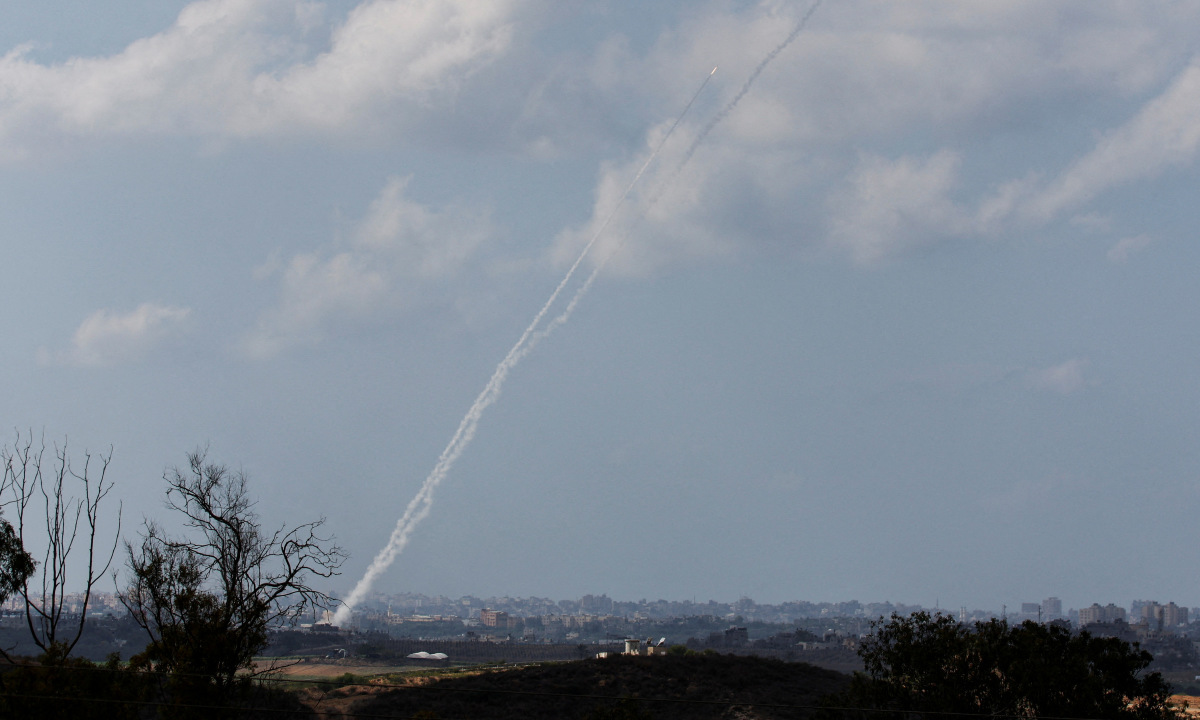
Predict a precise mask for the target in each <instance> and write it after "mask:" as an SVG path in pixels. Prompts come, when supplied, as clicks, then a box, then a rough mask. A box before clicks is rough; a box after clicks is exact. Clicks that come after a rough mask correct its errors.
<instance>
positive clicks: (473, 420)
mask: <svg viewBox="0 0 1200 720" xmlns="http://www.w3.org/2000/svg"><path fill="white" fill-rule="evenodd" d="M716 71H717V69H716V68H715V67H714V68H713V69H712V72H710V73H709V74H708V76H707V77H705V78H704V82H703V83H701V84H700V87H699V89H697V90H696V92H695V94H693V95H692V98H691V100H689V101H688V103H687V105H686V106H684V108H683V111H682V112H680V113H679V117H677V118H676V119H675V122H674V123H672V124H671V127H670V129H668V130H667V132H666V133H665V134H664V135H663V137H662V139H661V140H660V141H659V143H658V145H657V146H656V147H655V148H654V151H653V152H651V153H650V157H648V158H646V162H645V163H643V164H642V167H641V169H640V170H638V172H637V174H636V175H635V176H634V178H633V180H631V181H630V183H629V185H628V186H627V187H626V188H625V192H624V193H622V195H621V197H620V199H619V200H618V201H617V203H616V205H615V206H614V207H613V209H612V210H611V211H610V212H609V214H608V216H607V217H606V218H605V220H604V222H603V223H602V224H601V226H600V229H599V230H597V231H596V232H595V233H594V234H593V235H592V238H591V239H590V240H589V241H588V243H587V245H585V246H584V248H583V250H582V251H581V252H580V253H579V256H578V257H577V258H575V262H574V263H573V264H572V265H571V267H570V269H569V270H567V274H566V275H564V276H563V279H562V280H561V281H560V282H559V283H558V286H557V287H556V288H554V292H553V293H551V294H550V298H549V299H548V300H546V302H545V304H544V305H542V308H541V310H539V311H538V313H537V315H536V316H534V318H533V321H532V322H530V323H529V326H528V327H526V328H525V332H523V333H521V337H520V338H518V340H517V342H516V344H514V345H513V346H512V349H511V350H509V351H508V354H507V355H505V356H504V359H503V360H501V361H500V364H499V365H497V366H496V370H495V371H494V372H493V373H492V377H491V379H490V380H488V383H487V385H486V386H484V388H483V391H482V392H480V393H479V396H478V397H477V398H475V402H474V403H472V404H471V407H470V409H469V410H467V414H466V415H465V416H464V417H463V419H462V421H461V422H460V423H459V425H458V429H457V430H455V432H454V436H453V437H452V438H451V439H450V443H449V444H448V445H447V446H446V449H445V450H443V451H442V454H441V456H440V457H439V458H438V461H437V464H436V465H435V466H434V468H433V470H432V471H431V472H430V473H429V475H428V476H427V477H426V478H425V482H424V483H422V484H421V489H420V490H418V491H417V494H416V496H415V497H414V498H413V499H412V500H411V501H410V502H409V503H408V507H407V508H405V510H404V515H402V516H401V517H400V520H399V521H397V522H396V527H395V529H393V530H392V535H391V537H390V538H389V539H388V543H387V545H385V546H384V548H383V549H382V550H380V551H379V553H378V554H377V555H376V556H375V559H374V560H373V561H371V565H370V567H368V568H367V571H366V573H365V574H364V575H363V577H362V579H361V580H359V581H358V584H357V585H355V586H354V589H353V590H352V591H351V592H350V594H349V595H348V596H347V597H346V598H345V599H344V600H343V604H342V605H341V607H339V608H338V610H337V613H336V614H335V615H334V623H335V624H339V625H341V624H345V623H346V621H347V620H349V619H350V613H351V612H352V611H353V609H354V607H355V606H356V605H358V603H359V602H361V601H362V599H363V597H364V596H365V595H366V594H367V593H368V592H370V591H371V588H372V587H373V586H374V584H375V581H376V580H377V579H378V578H379V576H380V575H382V574H383V573H384V571H386V570H387V569H388V567H390V566H391V564H392V563H393V562H394V561H395V560H396V557H397V556H398V555H399V554H400V553H401V552H402V551H403V550H404V548H405V546H406V545H408V538H409V535H410V534H411V533H412V530H413V528H415V527H416V526H417V524H418V523H420V522H421V521H422V520H424V519H425V517H426V516H428V515H429V509H430V507H431V506H432V504H433V491H434V490H435V489H437V486H438V485H439V484H440V483H441V482H442V480H444V479H445V478H446V475H447V474H448V473H449V472H450V468H451V467H453V466H454V463H455V461H456V460H458V458H459V456H461V455H462V453H463V451H464V450H466V448H467V445H469V444H470V442H471V440H472V439H473V438H474V437H475V430H476V428H477V427H478V425H479V419H480V418H481V417H483V412H484V410H486V409H487V408H488V407H489V406H490V405H491V404H492V403H494V402H496V399H497V398H498V397H499V396H500V390H501V388H502V387H503V385H504V381H505V379H507V378H508V373H509V371H511V370H512V369H513V368H514V367H516V365H517V363H519V362H520V361H521V360H522V359H523V358H524V357H525V356H526V355H528V354H529V352H530V351H531V350H533V348H534V346H536V345H537V343H538V342H539V341H540V340H541V339H543V338H544V337H546V335H547V334H548V330H550V329H552V328H553V327H557V325H561V324H562V321H560V322H557V323H555V324H554V325H553V326H552V327H551V328H548V329H547V330H546V331H542V332H537V333H535V331H536V330H537V328H538V325H540V324H541V322H542V319H543V318H545V317H546V313H548V312H549V311H550V308H551V307H553V305H554V303H555V301H557V300H558V297H559V295H561V294H562V291H563V289H564V288H566V286H567V284H568V283H570V281H571V278H572V277H574V276H575V271H576V270H578V269H579V266H580V265H581V264H582V263H583V260H584V258H586V257H587V255H588V253H589V252H591V249H592V247H593V246H594V245H595V244H596V241H597V240H598V239H599V238H600V236H601V235H603V234H604V231H605V230H606V229H607V228H608V225H609V223H610V222H612V219H613V217H615V216H616V214H617V211H618V210H620V208H621V206H622V205H623V204H624V203H625V200H626V199H627V198H628V197H629V193H630V192H632V191H633V188H634V186H635V185H637V183H638V181H639V180H641V178H642V175H643V174H645V172H646V169H647V168H649V167H650V164H651V163H653V162H654V159H655V158H656V157H657V156H658V153H659V151H661V150H662V148H663V146H664V145H665V144H666V142H667V140H668V139H669V138H670V137H671V135H672V133H674V132H675V128H677V127H678V126H679V123H680V122H681V121H682V120H683V117H684V115H686V114H687V112H688V110H690V109H691V107H692V104H693V103H695V102H696V98H698V97H700V93H701V92H703V91H704V88H705V87H706V86H707V85H708V82H709V80H711V79H712V76H713V73H715V72H716ZM577 296H578V294H577ZM573 305H574V303H572V306H573ZM560 317H561V316H560ZM563 321H565V319H564V320H563Z"/></svg>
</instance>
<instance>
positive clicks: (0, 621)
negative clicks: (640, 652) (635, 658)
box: [0, 593, 1200, 667]
mask: <svg viewBox="0 0 1200 720" xmlns="http://www.w3.org/2000/svg"><path fill="white" fill-rule="evenodd" d="M82 603H83V596H82V595H81V594H76V595H72V596H69V597H68V602H67V604H66V606H65V609H66V610H67V611H68V612H71V613H76V614H77V613H79V612H80V610H81V609H82ZM2 609H3V615H2V616H0V633H3V635H4V636H5V637H8V636H11V637H13V638H20V636H21V633H22V632H24V628H25V616H24V607H23V605H22V603H21V602H20V601H18V600H9V601H8V602H7V603H6V604H4V605H3V606H2ZM920 610H929V611H934V612H941V613H945V614H950V615H953V616H955V617H957V618H958V619H959V620H960V621H963V622H975V621H986V620H989V619H991V618H996V617H1000V616H1003V617H1005V618H1007V619H1008V620H1009V622H1012V623H1018V622H1023V621H1026V620H1030V621H1034V622H1040V623H1066V624H1069V625H1070V626H1071V627H1072V628H1074V629H1086V630H1087V631H1088V632H1090V633H1091V634H1093V635H1103V636H1112V637H1120V638H1122V639H1124V640H1128V641H1130V642H1137V643H1139V644H1140V646H1141V647H1143V648H1145V649H1148V650H1150V651H1151V652H1152V653H1153V654H1154V656H1155V662H1156V664H1157V665H1159V666H1162V667H1184V666H1190V665H1192V664H1194V663H1195V661H1196V659H1197V657H1198V656H1200V652H1198V651H1200V647H1198V646H1200V622H1197V621H1196V618H1200V608H1188V607H1184V606H1181V605H1178V604H1176V603H1175V602H1166V603H1161V602H1157V601H1153V600H1135V601H1133V602H1132V603H1131V604H1130V606H1129V607H1128V608H1125V607H1122V606H1118V605H1115V604H1113V603H1107V604H1105V605H1100V604H1099V603H1093V604H1092V605H1090V606H1088V607H1083V608H1064V607H1063V605H1062V602H1061V601H1060V600H1059V599H1058V598H1056V597H1049V598H1046V599H1044V600H1042V601H1041V602H1028V603H1021V604H1020V606H1019V607H1015V608H1009V607H1007V606H1002V607H1001V608H1000V609H999V611H990V610H978V609H975V610H969V609H967V608H958V609H957V610H951V609H947V608H925V607H922V606H920V605H909V604H904V603H893V602H886V601H885V602H871V603H862V602H859V601H857V600H850V601H845V602H809V601H802V600H798V601H789V602H784V603H780V604H774V605H773V604H766V603H757V602H755V601H754V600H752V599H751V598H748V597H743V598H740V599H739V600H737V601H735V602H717V601H715V600H708V601H705V602H696V601H693V600H682V601H678V600H677V601H668V600H646V599H642V600H616V599H613V598H610V597H608V596H607V595H603V594H602V595H584V596H583V597H581V598H578V599H575V600H557V601H556V600H552V599H550V598H540V597H509V596H503V597H482V598H481V597H475V596H471V595H468V596H464V597H459V598H450V597H446V596H442V595H436V596H429V595H423V594H419V593H398V594H391V595H387V594H378V593H377V594H375V595H373V596H371V597H369V598H368V599H367V600H366V601H365V602H363V603H361V604H360V605H359V607H358V608H357V609H356V610H355V612H354V615H353V621H352V623H351V624H350V626H349V627H346V628H337V627H334V626H332V625H331V624H330V619H331V617H332V615H331V613H329V612H324V613H321V614H319V615H315V616H309V617H306V618H303V620H302V622H300V623H298V624H297V625H296V626H295V627H290V628H277V631H279V632H285V631H289V630H290V631H299V632H303V633H318V634H325V633H328V634H331V635H333V634H340V635H345V634H347V633H349V634H354V635H358V636H374V637H385V636H386V637H390V638H397V639H399V638H411V639H414V640H425V641H439V642H442V641H460V642H461V641H474V642H483V643H492V644H508V645H522V646H528V645H536V644H547V645H550V644H553V645H561V644H579V645H603V644H613V643H619V642H621V641H623V640H624V639H626V638H649V639H655V640H657V639H666V640H667V641H668V642H669V643H671V644H680V645H686V646H688V647H689V648H696V649H707V648H713V649H721V650H723V651H735V652H741V653H745V654H767V655H776V656H780V657H791V658H795V657H797V653H800V654H808V653H811V652H813V651H825V652H828V651H840V652H842V653H845V654H846V658H845V659H846V660H847V662H853V661H852V660H850V659H849V658H850V655H851V654H852V651H853V650H854V649H855V647H856V644H857V639H858V638H859V637H861V636H862V635H864V634H865V633H867V632H869V631H870V628H871V622H872V621H873V620H877V619H879V618H881V617H890V616H891V615H892V614H893V613H895V614H899V615H908V614H911V613H913V612H916V611H920ZM87 613H88V628H89V631H88V635H89V639H90V642H89V643H85V645H84V646H83V651H84V652H85V653H86V654H87V655H89V656H95V657H104V656H106V655H107V654H108V653H110V652H114V651H116V652H119V653H120V654H121V655H122V656H129V655H131V654H133V653H135V652H137V651H138V650H140V649H141V647H142V646H144V637H143V636H142V635H141V634H140V629H138V628H136V626H135V625H134V624H133V623H131V622H129V619H128V618H127V617H126V611H125V608H124V607H123V606H122V605H121V602H120V600H119V599H118V598H117V597H116V596H115V595H113V594H111V593H94V594H93V595H92V597H91V600H90V602H89V603H88V610H87Z"/></svg>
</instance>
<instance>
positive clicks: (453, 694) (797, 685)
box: [317, 655, 849, 720]
mask: <svg viewBox="0 0 1200 720" xmlns="http://www.w3.org/2000/svg"><path fill="white" fill-rule="evenodd" d="M848 682H849V677H848V676H846V675H843V674H841V673H838V672H834V671H832V670H825V669H822V668H818V667H815V666H812V665H807V664H804V663H786V662H782V661H779V660H773V659H767V658H757V657H737V656H733V655H687V656H674V655H672V656H656V657H630V656H617V657H613V658H607V659H603V660H601V659H590V660H582V661H576V662H566V663H556V664H549V665H542V666H535V667H527V668H514V669H511V670H501V671H495V672H488V673H483V674H479V675H474V676H469V677H456V678H447V679H443V680H438V681H435V682H432V683H429V684H426V685H419V686H414V687H405V688H396V689H382V688H378V689H376V688H358V689H351V688H345V689H342V690H337V691H334V692H332V693H330V695H329V696H328V697H325V698H324V699H323V701H322V702H321V703H320V704H319V705H317V710H318V712H320V713H321V714H322V715H324V716H325V717H327V718H336V717H338V715H339V714H340V713H354V714H362V715H385V716H393V717H412V716H414V715H415V714H416V713H419V712H420V713H423V714H422V717H431V718H432V717H440V718H488V719H495V720H508V719H510V718H511V719H512V720H517V719H518V718H520V719H524V720H527V719H530V718H588V717H592V718H603V717H630V718H636V717H643V716H644V717H654V718H722V717H733V716H735V715H731V712H732V713H737V714H736V716H737V717H745V718H798V717H807V716H808V715H809V714H810V712H808V711H807V710H805V709H804V708H810V707H812V706H813V705H815V704H816V703H817V702H818V700H819V698H820V697H821V696H823V695H826V694H828V693H833V692H837V691H839V690H841V689H842V688H843V687H844V686H845V685H846V684H847V683H848ZM621 698H636V699H637V702H636V703H630V702H628V701H626V702H624V703H620V699H621ZM772 706H786V707H772Z"/></svg>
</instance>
